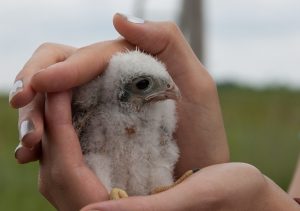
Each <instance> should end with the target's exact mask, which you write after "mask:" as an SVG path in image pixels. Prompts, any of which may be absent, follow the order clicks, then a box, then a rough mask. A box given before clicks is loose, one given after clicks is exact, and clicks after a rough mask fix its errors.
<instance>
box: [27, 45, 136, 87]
mask: <svg viewBox="0 0 300 211" xmlns="http://www.w3.org/2000/svg"><path fill="white" fill-rule="evenodd" d="M129 48H132V47H131V46H130V45H129V44H128V43H127V42H125V41H124V40H114V41H107V42H100V43H96V44H93V45H90V46H87V47H84V48H81V49H79V50H77V51H76V53H74V54H73V55H72V56H70V57H69V58H68V59H66V60H65V61H62V62H59V63H56V64H53V65H51V66H49V67H46V68H45V69H43V70H42V71H40V72H38V73H37V74H35V75H34V76H33V78H32V82H31V85H32V87H33V89H34V90H36V91H39V92H58V91H63V90H68V89H70V88H73V87H76V86H79V85H81V84H84V83H86V82H88V81H90V80H91V79H93V78H95V77H96V76H97V75H99V74H101V72H102V71H103V70H104V69H105V67H106V65H107V63H108V61H109V59H110V58H111V56H112V55H113V54H114V53H116V52H118V51H124V50H126V49H129Z"/></svg>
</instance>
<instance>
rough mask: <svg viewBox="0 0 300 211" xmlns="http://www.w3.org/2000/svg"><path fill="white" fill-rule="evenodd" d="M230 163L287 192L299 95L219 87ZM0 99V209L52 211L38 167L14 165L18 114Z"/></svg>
mask: <svg viewBox="0 0 300 211" xmlns="http://www.w3.org/2000/svg"><path fill="white" fill-rule="evenodd" d="M219 95H220V100H221V105H222V110H223V115H224V121H225V127H226V131H227V134H228V140H229V145H230V150H231V157H232V161H242V162H248V163H251V164H254V165H255V166H257V167H258V168H259V169H260V170H261V171H262V172H263V173H264V174H266V175H267V176H269V177H270V178H272V179H273V180H274V181H275V182H276V183H277V184H279V185H280V186H281V187H282V188H284V189H286V188H287V186H288V184H289V181H290V179H291V175H292V172H293V169H294V166H295V163H296V160H297V155H298V153H299V149H300V109H299V108H300V97H299V96H300V91H290V90H286V89H279V88H274V89H265V90H253V89H248V88H242V87H236V86H230V85H227V86H219ZM7 101H8V100H7V97H4V96H2V97H0V166H1V170H0V210H26V211H27V210H30V211H31V210H33V211H34V210H44V211H48V210H49V211H50V210H54V209H53V208H52V207H51V206H50V205H49V204H48V202H47V201H46V200H45V199H44V198H43V197H42V196H40V194H39V193H38V191H37V184H36V183H37V182H36V181H37V163H32V164H29V165H18V164H16V162H15V160H14V156H13V151H14V148H15V146H16V145H17V143H18V135H17V127H16V125H17V113H16V112H15V111H14V110H12V109H10V108H9V107H8V103H7Z"/></svg>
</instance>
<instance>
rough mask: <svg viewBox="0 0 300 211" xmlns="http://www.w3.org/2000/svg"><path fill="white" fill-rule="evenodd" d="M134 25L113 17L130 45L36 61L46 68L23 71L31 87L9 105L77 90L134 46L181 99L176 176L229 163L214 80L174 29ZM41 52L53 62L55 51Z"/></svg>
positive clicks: (93, 48) (100, 46) (112, 44)
mask: <svg viewBox="0 0 300 211" xmlns="http://www.w3.org/2000/svg"><path fill="white" fill-rule="evenodd" d="M138 22H139V23H137V21H136V19H133V18H131V17H130V18H128V17H126V16H124V15H120V14H117V15H115V17H114V26H115V28H116V29H117V31H118V32H119V33H120V34H121V35H122V36H123V37H124V38H125V39H126V40H127V41H128V42H129V43H130V44H131V45H130V44H128V43H127V42H126V41H124V40H118V41H110V42H108V43H100V44H94V45H91V46H87V47H85V48H82V49H79V50H77V51H75V52H73V54H71V55H70V56H69V57H67V59H66V60H64V59H62V60H61V62H59V63H55V64H54V65H50V66H49V67H47V65H44V63H43V62H42V61H41V62H40V63H39V62H38V63H39V65H40V66H46V67H45V69H44V70H43V71H40V72H38V73H37V70H36V69H35V70H33V68H26V69H25V70H23V72H22V73H23V74H21V77H19V78H22V77H23V78H25V79H26V78H29V80H28V81H29V82H28V83H25V82H24V88H23V91H20V92H18V93H17V94H16V95H14V96H13V97H12V98H11V104H12V105H13V106H14V107H20V106H22V105H25V104H27V103H28V102H30V101H31V100H32V97H33V96H34V93H35V92H56V91H63V90H67V89H69V88H72V87H75V86H78V85H81V84H83V83H85V82H87V81H89V80H91V79H92V78H94V77H95V76H96V75H98V74H100V73H101V72H102V71H103V70H104V69H105V66H106V64H107V62H108V61H109V59H110V57H111V55H112V54H114V53H115V52H116V51H121V50H124V48H125V47H126V48H129V49H132V48H133V46H138V47H139V48H140V49H141V50H143V51H145V52H148V53H150V54H152V55H154V56H156V57H157V58H158V59H159V60H161V61H162V62H164V63H165V64H166V66H167V69H168V71H169V73H170V75H171V76H172V78H173V79H174V81H175V83H176V84H177V86H178V87H179V89H180V90H181V94H182V100H181V101H180V102H178V116H179V123H178V129H177V132H176V139H177V143H178V145H179V148H180V153H181V156H180V159H179V162H178V164H177V168H176V174H177V175H181V174H183V173H184V172H185V171H186V170H188V169H192V168H195V167H200V168H201V167H204V166H207V165H211V164H215V163H221V162H226V161H228V148H227V143H226V135H225V131H224V126H223V121H222V116H221V111H220V106H219V102H218V95H217V90H216V86H215V83H214V82H213V80H212V78H211V77H210V75H209V74H208V72H207V71H206V70H205V68H204V67H203V66H202V64H201V63H200V62H199V60H198V59H197V58H196V56H195V55H194V53H193V51H192V49H191V48H190V47H189V45H188V44H187V43H186V41H185V40H184V38H183V35H182V33H181V32H180V30H179V29H178V27H177V26H176V25H175V24H173V23H169V22H150V21H146V22H144V23H143V21H140V20H139V21H138ZM46 47H47V46H46ZM48 47H49V46H48ZM45 49H47V51H48V52H52V56H54V57H55V58H57V54H58V53H57V51H51V49H50V48H45ZM60 50H62V48H61V49H60ZM58 51H59V50H58ZM55 52H56V53H55ZM41 64H43V65H41ZM19 78H18V79H19ZM66 79H67V80H66ZM24 81H26V80H24ZM27 86H29V87H31V88H32V89H31V91H26V90H28V89H27V88H26V87H27ZM33 90H34V91H33ZM31 102H35V100H33V101H31ZM33 110H34V111H36V112H35V113H36V115H37V116H38V118H36V119H41V116H42V114H41V112H40V111H38V110H35V109H33ZM33 113H34V112H33ZM22 116H26V118H27V119H30V118H33V119H34V118H35V117H34V115H31V114H30V113H29V112H26V111H24V112H23V111H22V110H21V111H20V118H21V117H22ZM23 119H24V118H23ZM33 122H34V124H35V128H42V121H33ZM31 134H32V136H33V134H36V136H35V137H34V138H32V139H31V142H32V143H38V140H39V136H40V134H41V133H38V132H36V131H32V132H31ZM27 137H28V140H26V136H25V138H23V140H22V143H24V145H25V143H26V142H30V141H29V139H30V138H29V135H28V136H27ZM20 154H21V152H20V153H19V152H17V154H16V157H17V159H19V161H20V162H27V161H28V160H24V159H23V161H21V160H20V158H21V155H20ZM33 157H34V156H33Z"/></svg>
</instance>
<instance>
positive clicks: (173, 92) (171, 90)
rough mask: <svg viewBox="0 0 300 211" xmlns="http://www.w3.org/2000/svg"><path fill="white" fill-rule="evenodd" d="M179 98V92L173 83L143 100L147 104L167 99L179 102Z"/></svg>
mask: <svg viewBox="0 0 300 211" xmlns="http://www.w3.org/2000/svg"><path fill="white" fill-rule="evenodd" d="M180 98H181V94H180V91H179V89H178V87H177V86H176V84H175V83H172V84H170V85H169V87H168V88H167V89H166V90H164V91H161V92H157V93H154V94H152V95H149V96H147V97H146V98H145V100H146V101H147V102H150V101H151V102H157V101H162V100H167V99H173V100H179V99H180Z"/></svg>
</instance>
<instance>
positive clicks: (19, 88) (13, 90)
mask: <svg viewBox="0 0 300 211" xmlns="http://www.w3.org/2000/svg"><path fill="white" fill-rule="evenodd" d="M22 90H23V81H22V80H17V81H16V82H15V83H14V85H13V87H12V88H11V90H10V92H9V101H11V99H12V98H13V97H14V96H15V95H16V94H17V93H19V92H21V91H22Z"/></svg>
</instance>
